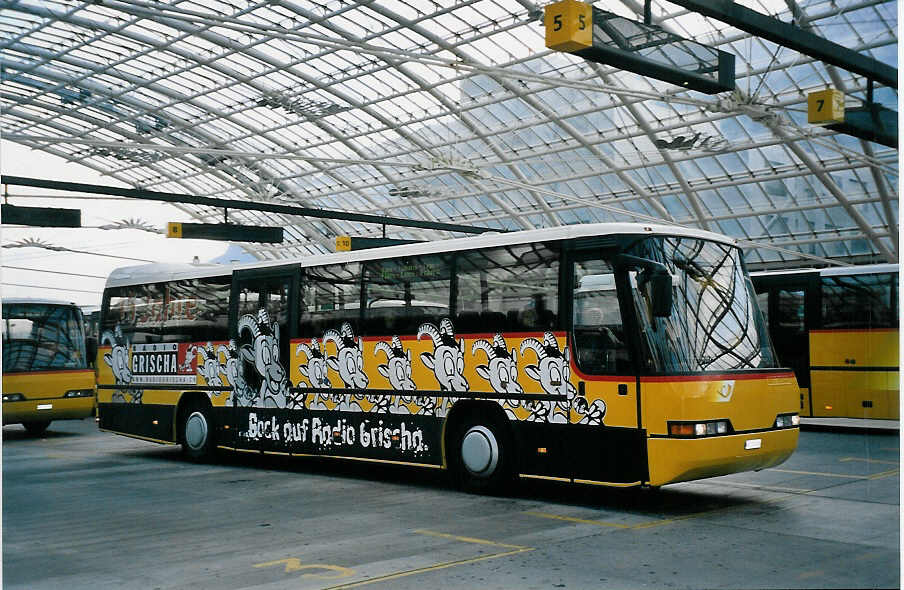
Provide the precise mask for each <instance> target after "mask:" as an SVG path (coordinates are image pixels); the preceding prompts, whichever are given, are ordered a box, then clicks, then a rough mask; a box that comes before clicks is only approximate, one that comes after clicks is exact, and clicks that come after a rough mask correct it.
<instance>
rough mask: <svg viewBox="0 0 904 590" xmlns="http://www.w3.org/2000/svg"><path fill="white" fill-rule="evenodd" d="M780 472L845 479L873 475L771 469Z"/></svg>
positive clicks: (867, 477)
mask: <svg viewBox="0 0 904 590" xmlns="http://www.w3.org/2000/svg"><path fill="white" fill-rule="evenodd" d="M769 471H778V472H779V473H794V474H797V475H821V476H823V477H843V478H845V479H870V478H871V477H872V476H871V475H850V474H847V473H825V472H822V471H799V470H797V469H770V470H769Z"/></svg>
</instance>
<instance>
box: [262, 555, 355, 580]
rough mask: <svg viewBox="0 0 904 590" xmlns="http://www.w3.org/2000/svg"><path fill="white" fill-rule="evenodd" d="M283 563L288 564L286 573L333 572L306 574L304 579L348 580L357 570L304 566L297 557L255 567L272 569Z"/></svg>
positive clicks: (337, 566) (319, 565) (340, 567)
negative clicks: (303, 571)
mask: <svg viewBox="0 0 904 590" xmlns="http://www.w3.org/2000/svg"><path fill="white" fill-rule="evenodd" d="M281 563H284V564H286V570H285V571H286V573H287V574H289V573H292V572H298V571H302V570H329V571H330V572H333V573H331V574H325V573H321V574H304V575H302V576H301V577H302V578H320V579H322V580H334V579H336V578H347V577H348V576H351V575H353V574H354V573H355V570H353V569H351V568H348V567H342V566H341V565H331V564H328V563H306V564H302V563H301V560H300V559H298V558H297V557H289V558H287V559H277V560H276V561H268V562H266V563H256V564H254V567H270V566H274V565H279V564H281Z"/></svg>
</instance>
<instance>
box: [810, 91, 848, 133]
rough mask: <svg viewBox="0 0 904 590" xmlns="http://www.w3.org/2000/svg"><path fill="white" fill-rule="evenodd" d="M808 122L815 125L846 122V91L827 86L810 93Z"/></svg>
mask: <svg viewBox="0 0 904 590" xmlns="http://www.w3.org/2000/svg"><path fill="white" fill-rule="evenodd" d="M807 122H808V123H810V124H815V125H822V124H826V123H844V93H843V92H841V91H840V90H835V89H834V88H827V89H825V90H820V91H819V92H811V93H810V94H808V95H807Z"/></svg>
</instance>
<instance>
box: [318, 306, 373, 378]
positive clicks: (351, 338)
mask: <svg viewBox="0 0 904 590" xmlns="http://www.w3.org/2000/svg"><path fill="white" fill-rule="evenodd" d="M339 330H340V331H339V332H337V331H336V330H327V331H326V332H325V333H324V334H323V343H324V344H326V343H327V342H335V343H336V348H337V349H338V352H337V353H336V356H331V357H329V358H328V359H327V361H326V362H327V365H329V367H330V368H331V369H333V370H334V371H336V372H337V373H339V377H340V378H341V379H342V382H343V383H344V384H345V386H346V387H348V388H353V387H354V388H358V389H364V388H365V387H367V383H368V379H367V375H366V374H365V373H364V353H363V352H362V351H363V349H364V342H363V340H362V339H361V338H358V339H357V340H355V333H354V332H353V331H352V326H351V324H349V323H348V322H344V323H343V324H342V327H341V328H340V329H339Z"/></svg>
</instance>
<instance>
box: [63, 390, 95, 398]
mask: <svg viewBox="0 0 904 590" xmlns="http://www.w3.org/2000/svg"><path fill="white" fill-rule="evenodd" d="M63 397H94V390H93V389H70V390H69V391H67V392H66V394H65V395H64V396H63Z"/></svg>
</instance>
